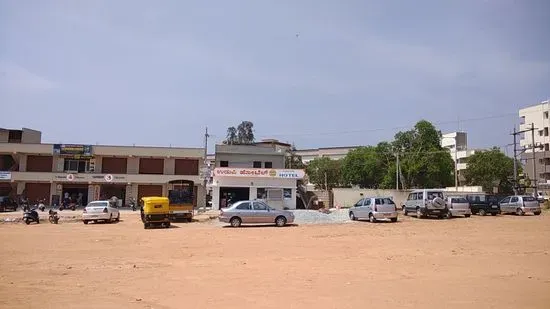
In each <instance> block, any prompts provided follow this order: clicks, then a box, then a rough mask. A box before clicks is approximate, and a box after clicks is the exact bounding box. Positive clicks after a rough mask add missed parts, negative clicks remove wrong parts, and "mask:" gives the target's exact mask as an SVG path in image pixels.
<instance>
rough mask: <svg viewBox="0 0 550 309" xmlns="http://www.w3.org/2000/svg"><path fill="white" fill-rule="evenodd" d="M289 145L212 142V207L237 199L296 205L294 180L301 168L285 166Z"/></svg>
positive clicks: (279, 204)
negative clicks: (216, 143)
mask: <svg viewBox="0 0 550 309" xmlns="http://www.w3.org/2000/svg"><path fill="white" fill-rule="evenodd" d="M287 146H290V145H287V144H285V145H280V143H273V142H270V143H256V144H252V145H216V153H215V162H214V169H213V173H212V181H211V184H210V188H211V190H212V207H213V209H220V208H223V207H226V206H228V205H229V204H231V203H234V202H237V201H241V200H255V199H258V200H264V201H266V202H267V203H268V204H269V205H271V206H272V207H275V208H279V209H282V208H289V209H295V208H296V183H297V180H298V179H302V178H303V177H304V176H305V173H304V171H303V170H298V169H285V156H286V153H287V150H288V147H287Z"/></svg>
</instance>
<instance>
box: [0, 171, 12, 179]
mask: <svg viewBox="0 0 550 309" xmlns="http://www.w3.org/2000/svg"><path fill="white" fill-rule="evenodd" d="M0 180H11V173H10V172H0Z"/></svg>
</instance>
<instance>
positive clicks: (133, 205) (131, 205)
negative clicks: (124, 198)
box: [130, 199, 136, 211]
mask: <svg viewBox="0 0 550 309" xmlns="http://www.w3.org/2000/svg"><path fill="white" fill-rule="evenodd" d="M130 207H132V211H136V202H135V201H134V199H132V200H130Z"/></svg>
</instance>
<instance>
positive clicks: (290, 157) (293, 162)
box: [285, 145, 306, 169]
mask: <svg viewBox="0 0 550 309" xmlns="http://www.w3.org/2000/svg"><path fill="white" fill-rule="evenodd" d="M305 167H306V166H305V164H304V162H302V156H300V155H298V154H297V153H296V146H294V145H292V147H291V148H290V149H289V150H287V152H286V156H285V168H291V169H304V168H305Z"/></svg>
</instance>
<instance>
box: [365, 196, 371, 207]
mask: <svg viewBox="0 0 550 309" xmlns="http://www.w3.org/2000/svg"><path fill="white" fill-rule="evenodd" d="M370 204H371V202H370V198H368V199H366V200H365V206H370Z"/></svg>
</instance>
